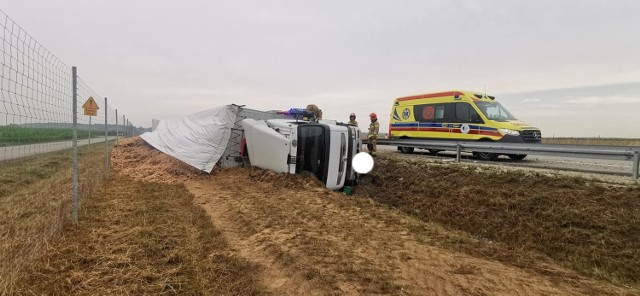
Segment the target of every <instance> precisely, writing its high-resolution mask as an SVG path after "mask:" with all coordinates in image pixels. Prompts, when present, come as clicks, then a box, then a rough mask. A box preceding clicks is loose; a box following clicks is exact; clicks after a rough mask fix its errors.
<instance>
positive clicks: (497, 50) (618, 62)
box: [0, 0, 640, 138]
mask: <svg viewBox="0 0 640 296" xmlns="http://www.w3.org/2000/svg"><path fill="white" fill-rule="evenodd" d="M1 3H2V4H0V9H2V10H3V11H4V12H5V13H6V14H7V15H8V16H9V17H11V18H12V19H13V20H14V21H15V22H16V23H17V24H19V25H20V26H21V27H22V28H24V29H25V30H26V31H27V32H28V33H29V34H30V35H31V36H33V37H34V38H36V39H37V40H38V41H39V42H40V43H42V44H43V45H44V46H45V47H47V48H48V49H49V50H50V51H51V52H53V53H54V54H55V55H57V56H58V57H59V58H60V59H61V60H63V61H64V62H65V63H67V64H68V65H75V66H77V67H78V71H79V74H80V75H81V77H82V78H83V80H84V81H86V82H87V83H88V84H89V85H90V86H91V87H92V88H93V89H94V90H95V91H97V92H98V93H99V94H101V95H104V96H107V97H109V99H110V102H111V103H112V105H113V106H116V107H117V108H118V109H119V112H121V114H122V113H124V114H126V115H127V116H128V118H130V119H131V121H132V122H133V123H135V124H136V125H142V126H146V127H148V126H150V125H151V119H152V118H160V119H161V118H169V117H174V116H180V115H185V114H190V113H194V112H197V111H201V110H204V109H208V108H212V107H216V106H220V105H224V104H229V103H237V104H245V105H247V106H248V107H251V108H254V109H262V110H269V109H288V108H290V107H304V106H306V105H307V104H309V103H315V104H317V105H318V106H320V108H321V109H322V110H323V113H324V117H325V118H328V119H339V120H345V121H346V120H348V115H349V113H351V112H355V113H356V114H357V115H358V120H359V122H360V125H361V127H362V126H364V125H365V124H366V123H367V122H368V118H367V115H368V114H369V113H370V112H376V113H378V116H379V117H380V122H381V125H382V126H381V129H385V130H386V127H387V124H388V122H389V119H388V116H389V111H390V109H391V104H392V100H393V99H394V98H395V97H399V96H406V95H412V94H419V93H429V92H439V91H446V90H453V89H459V90H476V91H480V92H484V91H485V89H486V91H487V93H489V94H493V95H496V96H497V98H498V100H499V101H501V102H502V104H503V105H505V106H506V107H507V108H508V109H510V110H511V111H512V113H514V115H515V116H516V117H518V118H520V119H522V120H524V121H526V122H528V123H530V124H532V125H534V126H538V127H540V128H541V129H542V131H543V135H545V136H551V135H555V136H602V137H635V138H638V137H640V131H638V129H640V38H639V37H638V36H639V34H640V33H639V32H640V17H639V16H640V1H632V0H630V1H616V0H609V1H585V0H576V1H559V0H555V1H515V0H509V1H472V0H469V1H452V0H442V1H433V0H431V1H400V0H394V1H390V0H389V1H374V0H366V1H364V0H363V1H346V0H343V1H327V0H325V1H301V0H299V1H239V0H235V1H187V0H183V1H161V0H155V1H135V0H127V1H122V0H109V1H106V0H105V1H91V0H83V1H52V0H28V1H25V0H3V1H2V2H1Z"/></svg>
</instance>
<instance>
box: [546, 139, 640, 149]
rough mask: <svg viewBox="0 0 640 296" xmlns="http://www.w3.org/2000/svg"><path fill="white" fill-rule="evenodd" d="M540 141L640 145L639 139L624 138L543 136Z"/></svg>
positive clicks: (568, 143) (571, 143) (548, 142)
mask: <svg viewBox="0 0 640 296" xmlns="http://www.w3.org/2000/svg"><path fill="white" fill-rule="evenodd" d="M542 143H544V144H563V145H604V146H635V147H640V139H624V138H543V139H542Z"/></svg>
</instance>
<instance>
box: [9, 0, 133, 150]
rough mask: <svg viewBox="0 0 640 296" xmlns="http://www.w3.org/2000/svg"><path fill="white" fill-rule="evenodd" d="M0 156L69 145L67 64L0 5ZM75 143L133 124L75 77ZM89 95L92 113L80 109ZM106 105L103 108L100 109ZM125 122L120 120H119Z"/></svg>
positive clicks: (100, 138)
mask: <svg viewBox="0 0 640 296" xmlns="http://www.w3.org/2000/svg"><path fill="white" fill-rule="evenodd" d="M0 29H1V30H2V33H1V35H0V39H1V40H2V45H1V46H0V51H2V59H1V60H0V63H1V69H0V162H3V161H8V160H13V159H20V158H24V157H28V156H35V155H39V154H43V153H47V152H52V151H57V150H62V149H69V148H71V147H72V143H71V140H72V138H73V111H74V110H73V89H72V87H73V85H72V71H71V67H70V66H68V65H67V64H66V63H64V62H63V61H61V60H60V59H59V58H57V57H56V56H55V55H54V54H53V53H51V52H50V51H49V50H48V49H46V48H45V47H44V46H43V45H42V44H41V43H39V42H38V41H37V40H36V39H35V38H33V37H32V36H31V35H29V34H28V33H27V32H26V31H25V30H24V29H22V28H21V27H20V26H19V25H18V24H16V23H15V22H14V21H13V20H12V19H11V18H9V17H8V16H7V15H6V14H5V13H4V12H3V11H1V10H0ZM77 93H78V104H77V110H75V112H77V114H78V125H77V135H78V140H79V141H78V145H80V146H83V145H88V144H91V143H98V142H101V141H104V140H105V137H104V136H105V133H106V134H107V136H110V137H116V123H118V124H119V125H120V128H119V131H120V134H121V135H123V136H124V135H128V134H131V133H132V132H134V129H131V128H124V125H123V122H122V121H118V122H117V116H116V111H115V108H113V107H111V106H108V105H107V106H106V107H105V106H104V103H105V101H104V100H105V99H104V97H102V96H100V95H98V93H96V92H95V91H94V90H93V89H91V87H90V86H89V85H88V83H86V82H85V81H83V80H82V79H78V84H77ZM90 97H91V98H93V99H94V100H95V102H96V103H97V105H98V108H99V109H98V111H97V113H96V114H95V116H88V115H84V113H83V110H84V109H83V108H82V106H83V103H84V102H85V101H86V100H87V99H88V98H90ZM105 111H106V112H105ZM125 124H126V123H125Z"/></svg>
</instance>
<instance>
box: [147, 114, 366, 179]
mask: <svg viewBox="0 0 640 296" xmlns="http://www.w3.org/2000/svg"><path fill="white" fill-rule="evenodd" d="M300 115H304V114H300V113H295V114H294V113H290V112H280V111H259V110H254V109H249V108H245V107H244V106H241V105H227V106H222V107H218V108H214V109H210V110H206V111H202V112H198V113H195V114H191V115H187V116H183V117H177V118H172V119H167V120H158V121H154V129H153V131H152V132H148V133H145V134H143V135H142V136H141V137H142V139H144V140H145V141H146V142H147V143H149V144H150V145H152V146H154V147H155V148H156V149H158V150H160V151H162V152H164V153H166V154H168V155H171V156H173V157H175V158H177V159H179V160H181V161H183V162H185V163H187V164H189V165H191V166H193V167H195V168H197V169H200V170H203V171H206V172H211V171H212V170H213V168H214V167H215V166H219V167H222V168H230V167H235V166H242V165H253V166H256V167H260V168H263V169H268V170H273V171H276V172H283V173H290V174H299V173H302V172H305V171H306V172H310V173H312V174H313V175H315V176H316V177H317V178H318V179H319V180H321V181H322V182H323V183H324V184H325V186H326V187H327V188H329V189H331V190H339V189H341V188H342V187H343V186H345V185H352V184H353V183H355V182H356V181H357V174H356V172H355V171H354V170H353V168H352V165H351V159H352V158H353V156H354V155H355V154H357V153H358V152H360V147H361V145H362V142H361V140H360V130H359V129H358V128H357V127H354V126H348V125H345V124H341V123H337V122H336V121H331V120H320V121H319V122H313V121H308V120H302V119H300V118H306V117H304V116H300Z"/></svg>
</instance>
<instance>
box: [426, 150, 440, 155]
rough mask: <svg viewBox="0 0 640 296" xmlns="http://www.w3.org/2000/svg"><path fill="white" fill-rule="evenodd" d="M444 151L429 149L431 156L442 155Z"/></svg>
mask: <svg viewBox="0 0 640 296" xmlns="http://www.w3.org/2000/svg"><path fill="white" fill-rule="evenodd" d="M441 151H443V150H436V149H429V154H431V155H437V154H438V153H440V152H441Z"/></svg>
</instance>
